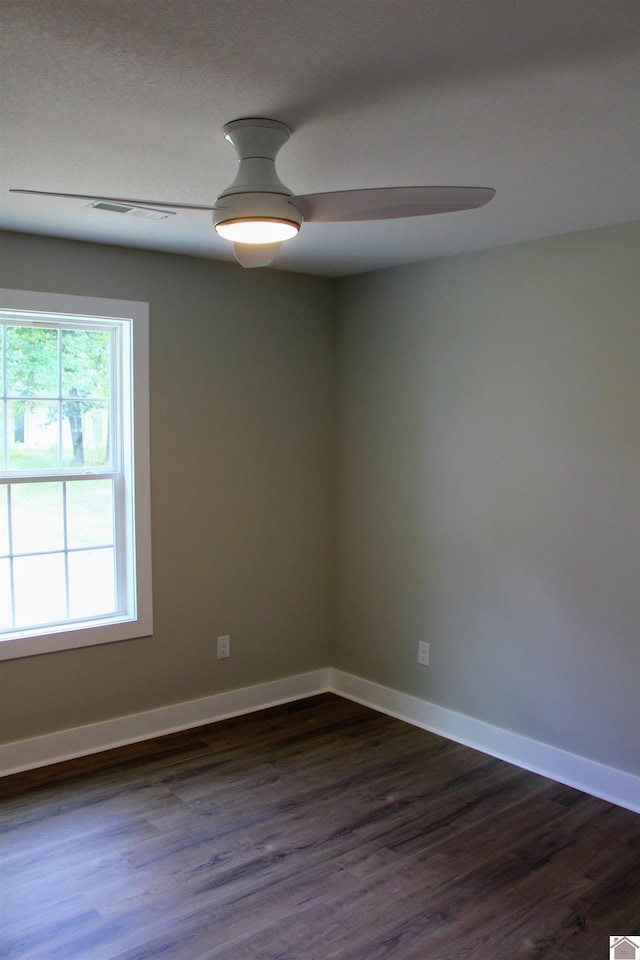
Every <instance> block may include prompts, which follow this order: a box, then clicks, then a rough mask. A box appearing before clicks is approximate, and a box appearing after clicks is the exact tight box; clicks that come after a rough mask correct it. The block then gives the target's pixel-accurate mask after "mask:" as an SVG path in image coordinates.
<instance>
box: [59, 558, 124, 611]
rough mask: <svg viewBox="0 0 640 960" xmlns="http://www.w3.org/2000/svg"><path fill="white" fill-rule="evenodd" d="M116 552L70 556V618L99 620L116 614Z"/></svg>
mask: <svg viewBox="0 0 640 960" xmlns="http://www.w3.org/2000/svg"><path fill="white" fill-rule="evenodd" d="M115 596H116V591H115V576H114V566H113V550H112V549H109V550H82V551H81V552H80V553H70V554H69V616H70V617H97V616H100V615H101V614H104V613H113V612H114V611H115Z"/></svg>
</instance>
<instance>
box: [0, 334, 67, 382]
mask: <svg viewBox="0 0 640 960" xmlns="http://www.w3.org/2000/svg"><path fill="white" fill-rule="evenodd" d="M6 329H7V339H6V351H7V396H9V397H57V396H58V392H59V391H58V331H57V330H51V329H50V328H48V327H32V326H28V327H7V328H6Z"/></svg>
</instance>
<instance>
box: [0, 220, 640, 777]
mask: <svg viewBox="0 0 640 960" xmlns="http://www.w3.org/2000/svg"><path fill="white" fill-rule="evenodd" d="M638 229H639V228H638V225H637V224H636V225H623V226H619V227H612V228H607V229H604V230H596V231H589V232H586V233H582V234H574V235H571V236H566V237H559V238H552V239H548V240H542V241H537V242H534V243H527V244H520V245H516V246H513V247H507V248H502V249H499V250H489V251H485V252H481V253H476V254H469V255H464V256H460V257H451V258H447V259H445V260H440V261H432V262H429V263H423V264H416V265H413V266H408V267H402V268H396V269H392V270H386V271H379V272H375V273H371V274H365V275H362V276H359V277H353V278H348V279H345V280H342V281H338V282H332V281H328V280H323V279H316V278H311V277H305V276H301V275H294V274H284V273H281V272H277V271H242V270H241V269H240V268H238V267H235V266H233V265H228V264H221V263H215V262H208V261H203V260H195V259H190V258H186V257H185V258H181V257H172V256H165V255H161V254H157V253H145V252H140V251H132V250H124V249H120V248H115V247H113V248H110V247H100V246H96V245H90V244H81V243H73V242H67V241H61V240H52V239H45V238H37V237H30V236H26V235H19V234H14V235H12V234H5V235H3V236H1V240H2V251H1V253H0V264H1V276H0V283H1V284H2V285H3V286H9V287H17V288H23V289H35V290H50V291H53V292H66V293H80V294H87V295H93V296H108V297H122V298H126V299H140V300H147V301H149V302H150V305H151V421H152V435H151V456H152V520H153V562H154V615H155V634H154V636H153V637H151V638H147V639H141V640H136V641H130V642H123V643H120V644H111V645H109V646H104V647H99V648H89V649H86V650H79V651H70V652H66V653H57V654H52V655H49V656H42V657H35V658H30V659H25V660H20V661H12V662H9V663H5V664H2V665H1V666H0V682H1V683H2V696H1V697H0V711H1V712H2V713H1V715H0V723H1V725H2V739H3V740H12V739H16V738H21V737H28V736H34V735H37V734H40V733H45V732H50V731H53V730H57V729H63V728H65V727H68V726H72V725H76V724H83V723H89V722H91V721H97V720H102V719H107V718H111V717H116V716H121V715H124V714H127V713H131V712H138V711H141V710H145V709H150V708H152V707H156V706H162V705H166V704H171V703H174V702H180V701H183V700H188V699H191V698H196V697H200V696H206V695H208V694H211V693H216V692H219V691H223V690H228V689H233V688H236V687H241V686H246V685H249V684H253V683H259V682H262V681H268V680H272V679H276V678H279V677H284V676H287V675H292V674H296V673H300V672H303V671H306V670H312V669H315V668H318V667H322V666H326V665H328V664H329V663H332V664H333V665H334V666H336V667H339V668H341V669H344V670H347V671H350V672H353V673H355V674H357V675H360V676H362V677H365V678H368V679H371V680H373V681H376V682H379V683H382V684H384V685H386V686H389V687H394V688H396V689H398V690H400V691H404V692H407V693H410V694H413V695H414V696H417V697H421V698H424V699H426V700H430V701H433V702H434V703H437V704H441V705H443V706H446V707H449V708H450V709H452V710H456V711H460V712H462V713H465V714H467V715H469V716H472V717H475V718H478V719H480V720H485V721H487V722H489V723H493V724H497V725H499V726H502V727H505V728H507V729H508V730H511V731H513V732H515V733H519V734H522V735H524V736H528V737H531V738H534V739H539V740H541V741H543V742H545V743H548V744H551V745H553V746H556V747H560V748H563V749H566V750H568V751H571V752H573V753H577V754H579V755H582V756H585V757H587V758H590V759H593V760H597V761H601V762H603V763H605V764H607V765H610V766H614V767H619V768H620V769H622V770H627V771H632V772H640V762H639V760H638V748H637V742H638V737H637V731H638V727H639V725H640V699H639V698H638V689H639V686H640V684H639V681H640V675H639V674H640V667H639V653H640V651H639V643H640V640H639V637H640V590H639V583H640V569H639V566H640V563H639V548H640V497H639V494H640V482H639V481H640V477H639V473H638V468H639V465H640V450H639V436H640V432H639V430H638V412H639V398H638V382H639V378H638V373H639V371H638V360H639V349H638V304H639V291H638V283H639V276H638V267H637V249H638V239H639V236H638ZM336 295H337V296H336ZM336 338H337V339H336ZM334 378H335V381H336V383H337V385H338V389H337V401H336V393H335V390H334V388H335V384H334ZM334 405H335V409H336V410H337V418H336V421H335V423H334ZM336 440H337V447H336V450H337V459H336V463H334V442H335V441H336ZM336 467H337V468H336ZM334 468H336V469H334ZM334 485H335V487H336V489H337V490H338V522H337V524H334V512H333V510H334V503H333V490H334ZM336 530H337V543H338V549H337V561H336V562H334V560H335V558H334V555H333V553H332V549H333V546H332V544H333V540H334V533H335V531H336ZM334 593H335V597H334ZM334 599H335V602H334ZM220 633H230V634H231V635H232V640H233V656H232V658H231V660H229V661H226V662H222V663H218V662H217V661H216V660H215V655H214V640H215V636H216V635H217V634H220ZM418 640H427V641H429V642H430V643H431V645H432V648H431V653H432V666H431V667H430V668H429V669H428V670H425V669H424V668H419V667H418V665H417V643H418Z"/></svg>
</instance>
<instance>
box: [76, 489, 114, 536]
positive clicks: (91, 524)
mask: <svg viewBox="0 0 640 960" xmlns="http://www.w3.org/2000/svg"><path fill="white" fill-rule="evenodd" d="M67 544H68V546H69V547H70V548H74V547H75V548H78V547H106V546H111V545H112V544H113V481H112V480H79V481H77V482H76V483H67Z"/></svg>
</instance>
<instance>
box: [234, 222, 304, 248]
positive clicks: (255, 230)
mask: <svg viewBox="0 0 640 960" xmlns="http://www.w3.org/2000/svg"><path fill="white" fill-rule="evenodd" d="M215 227H216V231H217V233H218V234H219V235H220V236H221V237H223V238H224V239H225V240H232V241H233V242H234V243H256V244H261V243H281V242H282V241H283V240H290V239H291V238H292V237H295V235H296V234H297V233H298V230H299V229H300V225H299V224H298V223H296V222H295V221H293V220H284V219H281V218H279V217H237V218H234V219H233V220H223V221H222V222H221V223H216V225H215Z"/></svg>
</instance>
